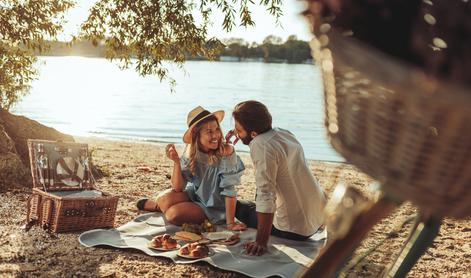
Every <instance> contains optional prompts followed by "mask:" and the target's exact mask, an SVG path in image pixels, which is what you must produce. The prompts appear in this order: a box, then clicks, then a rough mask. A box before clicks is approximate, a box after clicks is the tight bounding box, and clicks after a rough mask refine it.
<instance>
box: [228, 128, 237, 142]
mask: <svg viewBox="0 0 471 278" xmlns="http://www.w3.org/2000/svg"><path fill="white" fill-rule="evenodd" d="M232 137H235V139H234V142H232V141H231V139H232ZM237 142H239V137H237V134H236V131H235V130H234V129H232V130H229V132H228V133H227V134H226V144H232V145H235V144H237Z"/></svg>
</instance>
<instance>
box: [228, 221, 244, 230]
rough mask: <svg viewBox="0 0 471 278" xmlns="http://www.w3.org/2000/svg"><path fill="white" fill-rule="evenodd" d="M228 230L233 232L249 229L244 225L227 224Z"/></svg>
mask: <svg viewBox="0 0 471 278" xmlns="http://www.w3.org/2000/svg"><path fill="white" fill-rule="evenodd" d="M227 229H229V230H231V231H245V230H246V229H247V226H246V225H245V224H244V223H236V222H234V223H230V224H227Z"/></svg>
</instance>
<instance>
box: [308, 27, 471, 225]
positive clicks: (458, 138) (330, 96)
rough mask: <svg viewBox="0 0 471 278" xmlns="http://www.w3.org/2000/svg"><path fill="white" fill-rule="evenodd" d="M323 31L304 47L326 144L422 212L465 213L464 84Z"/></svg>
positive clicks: (467, 105) (469, 210)
mask: <svg viewBox="0 0 471 278" xmlns="http://www.w3.org/2000/svg"><path fill="white" fill-rule="evenodd" d="M328 27H330V26H328ZM324 30H325V31H328V32H326V33H325V34H324V33H322V32H321V31H322V28H320V30H317V31H318V32H317V34H316V35H317V39H314V40H313V41H312V43H311V48H312V53H313V56H314V58H315V60H316V62H317V64H318V65H319V66H320V68H321V71H322V74H323V80H324V92H325V113H326V118H325V125H326V128H327V131H328V135H329V138H330V141H331V144H332V145H333V147H334V148H335V149H336V150H337V151H338V152H339V153H340V154H341V155H343V156H344V157H345V159H346V160H347V161H348V162H350V163H352V164H354V165H356V166H357V167H358V168H359V169H361V170H362V171H364V172H365V173H367V174H369V175H371V176H372V177H374V178H376V179H377V180H379V181H380V182H381V184H382V185H383V189H384V191H386V192H387V193H389V194H390V195H392V196H395V197H397V198H400V199H402V200H410V201H412V202H413V203H415V204H416V205H417V206H418V207H420V209H421V211H422V212H423V213H430V214H434V215H437V216H451V217H456V218H463V217H466V216H470V215H471V190H470V189H471V89H470V88H466V89H465V88H462V87H459V86H454V85H453V84H446V83H444V82H440V81H439V80H437V79H433V78H430V77H427V76H426V75H425V74H424V73H423V72H422V71H420V70H418V69H416V68H413V67H411V66H409V65H405V64H402V63H401V62H399V61H398V60H396V59H394V58H392V57H391V56H388V55H386V54H384V53H382V52H379V51H377V50H375V49H373V48H371V47H368V46H366V45H364V44H362V43H360V42H359V41H356V40H355V39H352V38H348V37H345V36H342V35H340V34H339V33H338V32H336V30H333V29H332V28H324Z"/></svg>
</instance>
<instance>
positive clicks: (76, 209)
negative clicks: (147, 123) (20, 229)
mask: <svg viewBox="0 0 471 278" xmlns="http://www.w3.org/2000/svg"><path fill="white" fill-rule="evenodd" d="M29 202H30V203H29V205H28V207H29V208H28V221H32V220H36V221H38V223H39V224H40V225H41V227H42V228H44V229H47V230H49V231H51V232H54V233H59V232H71V231H83V230H89V229H95V228H110V227H113V226H114V219H115V214H116V208H117V204H118V197H113V196H110V195H108V194H105V193H103V197H99V198H93V199H86V198H60V197H57V196H54V195H52V194H49V193H47V192H44V191H42V190H41V189H37V188H34V189H33V195H32V196H31V198H30V201H29Z"/></svg>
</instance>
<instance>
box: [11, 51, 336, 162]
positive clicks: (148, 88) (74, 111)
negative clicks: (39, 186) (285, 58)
mask: <svg viewBox="0 0 471 278" xmlns="http://www.w3.org/2000/svg"><path fill="white" fill-rule="evenodd" d="M38 68H39V69H40V76H39V79H38V80H35V81H34V82H33V83H32V90H31V94H29V95H28V96H26V97H25V98H24V99H23V100H22V101H21V102H20V103H19V104H18V105H17V106H16V107H14V108H13V109H12V112H13V113H15V114H19V115H24V116H26V117H29V118H31V119H34V120H37V121H39V122H40V123H42V124H45V125H48V126H51V127H54V128H55V129H57V130H59V131H61V132H64V133H68V134H72V135H78V136H96V137H102V138H108V139H126V140H143V141H159V142H174V143H181V142H182V141H181V136H182V134H183V132H184V131H185V129H186V128H185V127H186V115H187V113H188V111H190V110H191V109H192V108H194V107H195V106H196V105H201V106H203V107H204V108H206V109H208V110H210V111H214V110H219V109H223V110H225V112H226V118H225V119H224V121H223V122H222V128H223V132H227V131H228V130H229V128H231V127H232V126H233V125H234V123H233V120H232V119H231V117H230V115H231V111H232V109H233V107H234V105H235V104H237V103H238V102H240V101H244V100H249V99H255V100H258V101H261V102H263V103H265V104H266V105H267V106H268V109H269V110H270V112H271V114H272V117H273V126H277V127H281V128H285V129H288V130H290V131H291V132H292V133H294V134H295V135H296V137H297V138H298V140H299V141H300V142H301V144H302V145H303V147H304V150H305V153H306V157H307V158H309V159H315V160H325V161H343V158H342V157H340V156H339V155H338V154H337V153H336V152H335V151H334V150H333V149H332V147H331V146H330V144H329V143H328V141H327V138H326V132H325V129H324V125H323V119H324V115H323V111H324V110H323V97H322V84H321V79H320V72H319V71H318V70H317V68H316V67H315V66H313V65H289V64H264V63H229V62H207V61H189V62H187V63H186V64H185V66H184V71H182V70H180V69H178V68H171V69H170V75H171V76H172V77H173V78H175V79H176V81H177V86H176V88H175V92H173V93H172V92H170V88H169V84H168V83H167V82H165V81H164V82H162V83H161V82H160V81H159V79H158V78H156V77H154V76H148V77H142V76H139V75H138V74H137V73H136V72H135V71H134V70H133V69H130V70H124V71H122V70H120V69H119V68H118V67H117V66H116V65H115V64H113V63H110V62H109V61H107V60H105V59H100V58H83V57H41V58H40V61H39V63H38ZM236 149H238V150H239V151H248V148H247V146H243V145H242V144H241V143H239V144H237V145H236Z"/></svg>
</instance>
